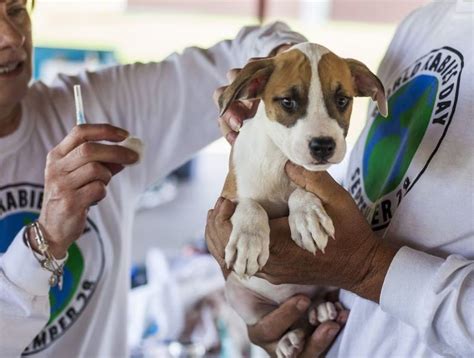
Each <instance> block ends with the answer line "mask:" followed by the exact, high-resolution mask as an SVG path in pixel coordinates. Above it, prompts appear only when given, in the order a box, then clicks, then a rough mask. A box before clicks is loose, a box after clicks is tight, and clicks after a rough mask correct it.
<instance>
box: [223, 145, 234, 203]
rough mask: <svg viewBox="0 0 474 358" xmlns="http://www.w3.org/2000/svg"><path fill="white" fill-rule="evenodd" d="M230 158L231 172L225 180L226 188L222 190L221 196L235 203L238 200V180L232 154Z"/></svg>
mask: <svg viewBox="0 0 474 358" xmlns="http://www.w3.org/2000/svg"><path fill="white" fill-rule="evenodd" d="M232 152H233V150H232V151H231V153H230V156H229V172H228V173H227V177H226V178H225V183H224V187H223V188H222V193H221V196H222V197H223V198H226V199H227V200H231V201H234V200H236V199H237V179H236V177H235V168H234V165H233V163H232V154H233V153H232Z"/></svg>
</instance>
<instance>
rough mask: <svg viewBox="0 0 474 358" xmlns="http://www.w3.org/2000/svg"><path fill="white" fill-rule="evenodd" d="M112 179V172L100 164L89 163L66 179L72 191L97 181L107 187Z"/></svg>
mask: <svg viewBox="0 0 474 358" xmlns="http://www.w3.org/2000/svg"><path fill="white" fill-rule="evenodd" d="M110 179H112V173H111V171H110V170H109V169H108V168H107V167H106V166H104V165H102V164H100V163H98V162H91V163H87V164H85V165H83V166H82V167H80V168H78V169H76V170H74V171H73V172H71V173H70V174H69V175H68V176H66V177H65V180H67V181H68V182H69V185H70V187H71V188H72V189H78V188H80V187H82V186H84V185H86V184H89V183H91V182H93V181H96V180H99V181H101V182H102V183H104V184H105V185H107V184H109V182H110Z"/></svg>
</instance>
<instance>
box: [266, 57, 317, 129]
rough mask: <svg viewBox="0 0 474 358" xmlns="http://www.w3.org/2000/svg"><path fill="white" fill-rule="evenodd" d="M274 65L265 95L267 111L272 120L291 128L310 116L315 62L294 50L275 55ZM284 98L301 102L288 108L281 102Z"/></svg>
mask: <svg viewBox="0 0 474 358" xmlns="http://www.w3.org/2000/svg"><path fill="white" fill-rule="evenodd" d="M274 65H275V68H274V71H273V73H272V75H271V76H270V79H269V80H268V83H267V85H266V87H265V91H264V92H263V96H262V99H263V101H264V102H265V110H266V113H267V117H268V118H269V119H270V120H274V121H277V122H279V123H281V124H283V125H284V126H286V127H291V126H293V125H294V124H295V123H296V121H297V120H298V119H300V118H301V117H304V116H305V115H306V110H307V107H308V93H309V86H310V83H311V64H310V62H309V59H308V57H306V55H305V54H304V53H303V52H301V51H299V50H290V51H288V52H283V53H282V54H280V55H278V56H277V57H275V59H274ZM282 98H290V99H293V100H295V101H296V103H297V106H296V108H295V110H294V111H292V112H288V111H286V110H285V109H284V108H283V107H282V105H281V103H280V100H281V99H282Z"/></svg>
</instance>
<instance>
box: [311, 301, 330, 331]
mask: <svg viewBox="0 0 474 358" xmlns="http://www.w3.org/2000/svg"><path fill="white" fill-rule="evenodd" d="M336 317H337V309H336V306H335V305H334V303H332V302H321V303H319V304H318V305H316V306H315V307H313V308H311V309H310V310H309V314H308V320H309V323H311V324H312V325H313V326H317V325H318V324H320V323H323V322H326V321H333V320H335V319H336Z"/></svg>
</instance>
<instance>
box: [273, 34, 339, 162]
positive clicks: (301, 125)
mask: <svg viewBox="0 0 474 358" xmlns="http://www.w3.org/2000/svg"><path fill="white" fill-rule="evenodd" d="M293 49H297V50H300V51H301V52H303V53H304V54H305V55H306V56H307V57H308V59H309V61H310V63H311V84H310V86H309V94H308V98H309V102H308V108H307V111H306V112H307V114H306V117H303V118H300V119H299V120H298V121H297V122H296V124H295V125H294V126H292V127H290V128H287V127H285V126H283V125H281V124H280V123H278V122H275V121H269V120H267V121H266V122H265V125H266V131H267V133H268V135H269V136H270V137H271V138H272V140H273V142H274V143H275V144H276V145H277V146H278V147H279V148H280V150H281V151H282V152H283V153H284V154H285V156H286V157H287V158H288V159H290V160H291V161H292V162H293V163H295V164H298V165H301V166H303V167H304V168H306V169H307V170H312V171H315V170H326V169H327V168H329V166H330V164H335V163H339V162H341V161H342V159H343V158H344V155H345V154H346V141H345V137H344V130H343V129H342V128H341V127H340V126H339V124H338V123H337V121H336V120H335V119H333V118H331V117H330V116H329V114H328V112H327V109H326V104H325V102H324V97H323V92H322V89H321V82H320V79H319V72H318V66H317V64H318V62H319V60H320V59H321V56H322V55H324V54H326V53H328V52H329V50H328V49H327V48H325V47H323V46H320V45H316V44H308V43H303V44H299V45H296V46H294V47H292V48H290V49H289V50H288V51H290V50H293ZM317 137H331V138H333V139H334V141H335V143H336V149H335V151H334V154H333V156H332V157H331V158H329V159H328V164H317V163H316V161H315V159H314V158H313V157H312V156H311V152H310V150H309V142H310V141H311V139H313V138H317Z"/></svg>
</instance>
